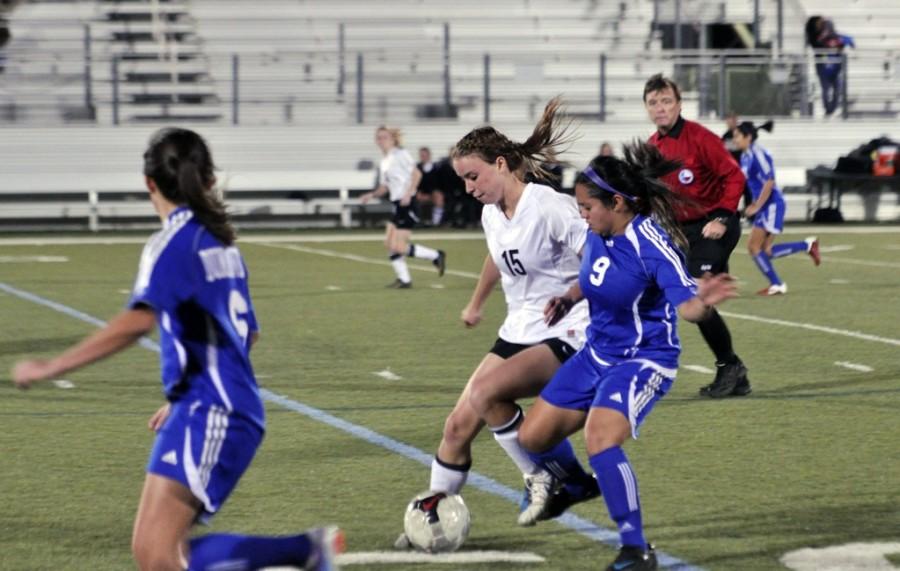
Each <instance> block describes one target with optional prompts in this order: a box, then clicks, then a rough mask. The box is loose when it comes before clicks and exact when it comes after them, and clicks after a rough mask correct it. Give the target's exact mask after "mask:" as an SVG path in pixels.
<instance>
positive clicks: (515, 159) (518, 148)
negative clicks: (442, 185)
mask: <svg viewBox="0 0 900 571" xmlns="http://www.w3.org/2000/svg"><path fill="white" fill-rule="evenodd" d="M561 107H562V99H561V98H560V97H554V98H553V99H551V100H550V101H549V102H548V103H547V106H546V107H544V112H543V114H542V115H541V118H540V120H539V121H538V123H537V125H535V127H534V131H532V133H531V135H530V136H529V137H528V139H526V140H525V142H524V143H516V142H514V141H511V140H510V139H509V138H507V137H506V135H504V134H502V133H500V132H499V131H497V130H496V129H494V128H493V127H490V126H485V127H479V128H477V129H473V130H472V131H469V133H468V134H466V136H464V137H463V138H462V139H460V140H459V141H458V142H457V143H456V146H454V147H453V150H452V151H451V153H450V157H451V158H454V159H455V158H460V157H464V156H467V155H478V156H479V157H480V158H481V159H482V160H483V161H485V162H487V163H494V162H496V160H497V158H498V157H503V158H504V159H505V160H506V163H507V165H508V167H509V170H510V171H511V172H512V173H514V174H515V175H516V177H517V178H519V179H520V180H524V179H525V174H526V173H529V172H530V173H533V174H534V175H535V176H536V177H538V178H548V177H552V175H551V174H550V173H548V172H547V171H546V170H545V169H544V168H543V167H542V166H541V163H559V160H558V156H559V155H560V154H561V153H563V152H565V151H566V150H567V149H568V147H569V145H570V144H571V143H572V142H573V141H574V139H575V137H574V136H573V135H572V134H571V133H570V130H569V128H570V126H571V121H569V120H567V119H565V118H564V116H563V113H562V112H561V110H560V109H561Z"/></svg>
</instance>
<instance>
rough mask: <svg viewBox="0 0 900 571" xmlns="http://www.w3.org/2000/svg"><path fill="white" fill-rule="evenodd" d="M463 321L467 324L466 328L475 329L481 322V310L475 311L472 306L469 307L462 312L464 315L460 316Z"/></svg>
mask: <svg viewBox="0 0 900 571" xmlns="http://www.w3.org/2000/svg"><path fill="white" fill-rule="evenodd" d="M459 318H460V319H462V322H463V323H465V325H466V327H470V328H471V327H475V326H476V325H478V324H479V323H480V322H481V310H480V309H475V308H474V307H472V306H471V305H467V306H466V307H465V309H463V310H462V314H460V316H459Z"/></svg>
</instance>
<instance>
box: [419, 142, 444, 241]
mask: <svg viewBox="0 0 900 571" xmlns="http://www.w3.org/2000/svg"><path fill="white" fill-rule="evenodd" d="M416 168H417V169H419V172H420V173H421V174H422V178H421V180H419V187H418V189H417V191H416V200H417V201H418V202H419V203H420V204H422V203H425V204H429V205H431V225H432V226H440V225H441V222H443V220H444V203H445V200H444V191H443V190H441V187H440V186H439V185H438V182H439V180H438V171H437V165H436V164H435V163H434V161H432V160H431V149H429V148H428V147H421V148H419V162H418V163H416Z"/></svg>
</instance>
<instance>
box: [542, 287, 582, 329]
mask: <svg viewBox="0 0 900 571" xmlns="http://www.w3.org/2000/svg"><path fill="white" fill-rule="evenodd" d="M582 299H584V294H583V293H582V292H581V285H580V284H579V283H578V282H575V283H574V284H573V285H572V287H570V288H569V290H568V291H566V293H564V294H562V295H560V296H557V297H551V298H550V301H548V302H547V305H546V306H545V307H544V322H545V323H546V324H547V325H550V326H553V325H556V324H557V323H559V320H560V319H562V318H563V317H565V316H566V314H568V313H569V311H570V310H571V309H572V306H574V305H575V304H576V303H578V302H579V301H581V300H582Z"/></svg>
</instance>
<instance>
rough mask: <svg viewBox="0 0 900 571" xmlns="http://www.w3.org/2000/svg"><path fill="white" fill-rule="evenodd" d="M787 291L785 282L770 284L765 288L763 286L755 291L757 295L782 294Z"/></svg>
mask: <svg viewBox="0 0 900 571" xmlns="http://www.w3.org/2000/svg"><path fill="white" fill-rule="evenodd" d="M786 293H787V284H786V283H780V284H772V285H770V286H769V287H767V288H763V289H761V290H759V291H758V292H756V294H757V295H784V294H786Z"/></svg>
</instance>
